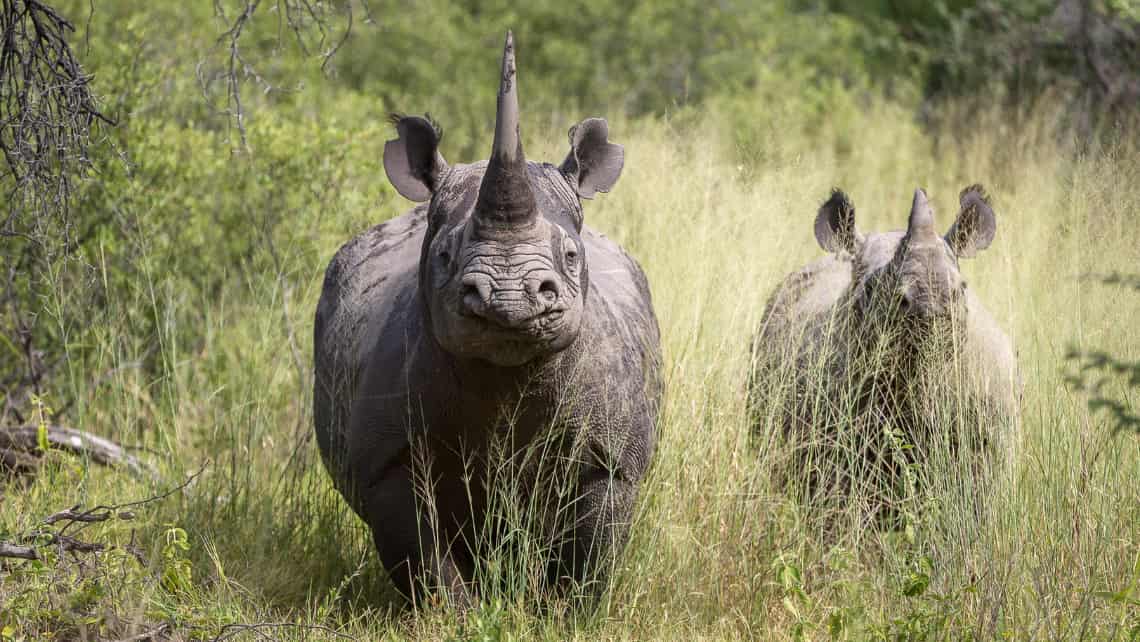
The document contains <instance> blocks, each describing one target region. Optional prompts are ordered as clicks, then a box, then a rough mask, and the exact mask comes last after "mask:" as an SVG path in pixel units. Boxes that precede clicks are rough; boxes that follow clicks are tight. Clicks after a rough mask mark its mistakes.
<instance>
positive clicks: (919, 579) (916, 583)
mask: <svg viewBox="0 0 1140 642" xmlns="http://www.w3.org/2000/svg"><path fill="white" fill-rule="evenodd" d="M929 587H930V576H929V575H927V574H926V573H912V574H911V576H910V577H908V578H907V580H906V582H905V583H904V584H903V595H905V596H907V597H918V596H919V595H922V594H923V593H925V592H926V589H927V588H929Z"/></svg>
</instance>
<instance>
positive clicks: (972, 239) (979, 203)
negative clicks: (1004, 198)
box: [945, 185, 997, 258]
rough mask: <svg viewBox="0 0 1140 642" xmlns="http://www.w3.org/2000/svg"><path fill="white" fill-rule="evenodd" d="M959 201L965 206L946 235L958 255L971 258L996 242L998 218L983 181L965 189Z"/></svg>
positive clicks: (951, 247)
mask: <svg viewBox="0 0 1140 642" xmlns="http://www.w3.org/2000/svg"><path fill="white" fill-rule="evenodd" d="M958 202H959V203H961V205H962V209H961V211H959V212H958V219H957V220H955V221H954V224H953V225H951V226H950V230H949V231H948V232H946V237H945V238H946V242H947V243H949V244H950V249H951V250H953V251H954V254H955V255H957V256H959V257H964V258H969V257H971V256H974V255H975V254H977V252H978V250H984V249H986V248H987V247H989V246H990V243H992V242H993V240H994V233H995V232H996V231H997V219H996V218H995V217H994V210H993V208H992V207H991V206H990V199H989V197H988V196H986V190H985V188H983V187H982V186H981V185H971V186H969V187H967V188H966V189H964V190H962V194H961V195H960V196H959V197H958Z"/></svg>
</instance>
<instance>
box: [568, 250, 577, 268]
mask: <svg viewBox="0 0 1140 642" xmlns="http://www.w3.org/2000/svg"><path fill="white" fill-rule="evenodd" d="M566 262H567V263H569V264H571V265H573V264H575V263H577V262H578V250H566Z"/></svg>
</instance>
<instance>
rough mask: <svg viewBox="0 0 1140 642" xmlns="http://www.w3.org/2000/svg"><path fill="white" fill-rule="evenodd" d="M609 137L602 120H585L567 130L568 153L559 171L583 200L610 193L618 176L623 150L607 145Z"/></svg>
mask: <svg viewBox="0 0 1140 642" xmlns="http://www.w3.org/2000/svg"><path fill="white" fill-rule="evenodd" d="M609 135H610V126H609V124H608V123H606V119H604V118H587V119H586V120H583V121H582V122H580V123H578V124H577V125H574V126H573V127H571V128H570V153H569V154H567V155H566V160H564V161H562V164H561V165H559V167H558V169H560V170H561V171H562V173H563V174H564V175H565V176H566V178H568V179H569V180H570V182H571V183H573V184H575V185H577V190H578V196H581V197H582V198H594V194H596V193H597V192H608V191H610V189H611V188H612V187H613V186H614V183H616V182H617V179H618V177H619V176H621V168H622V166H623V165H624V164H625V148H623V147H622V146H621V145H618V144H617V143H611V142H609V140H608V138H609Z"/></svg>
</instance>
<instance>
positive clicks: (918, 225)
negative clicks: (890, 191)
mask: <svg viewBox="0 0 1140 642" xmlns="http://www.w3.org/2000/svg"><path fill="white" fill-rule="evenodd" d="M906 236H907V238H908V239H911V240H922V241H928V240H930V239H934V238H937V237H938V232H936V231H935V230H934V208H933V207H931V206H930V201H928V200H926V192H924V191H923V190H922V188H918V189H916V190H914V202H913V203H911V206H910V220H909V221H908V222H907V226H906Z"/></svg>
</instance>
